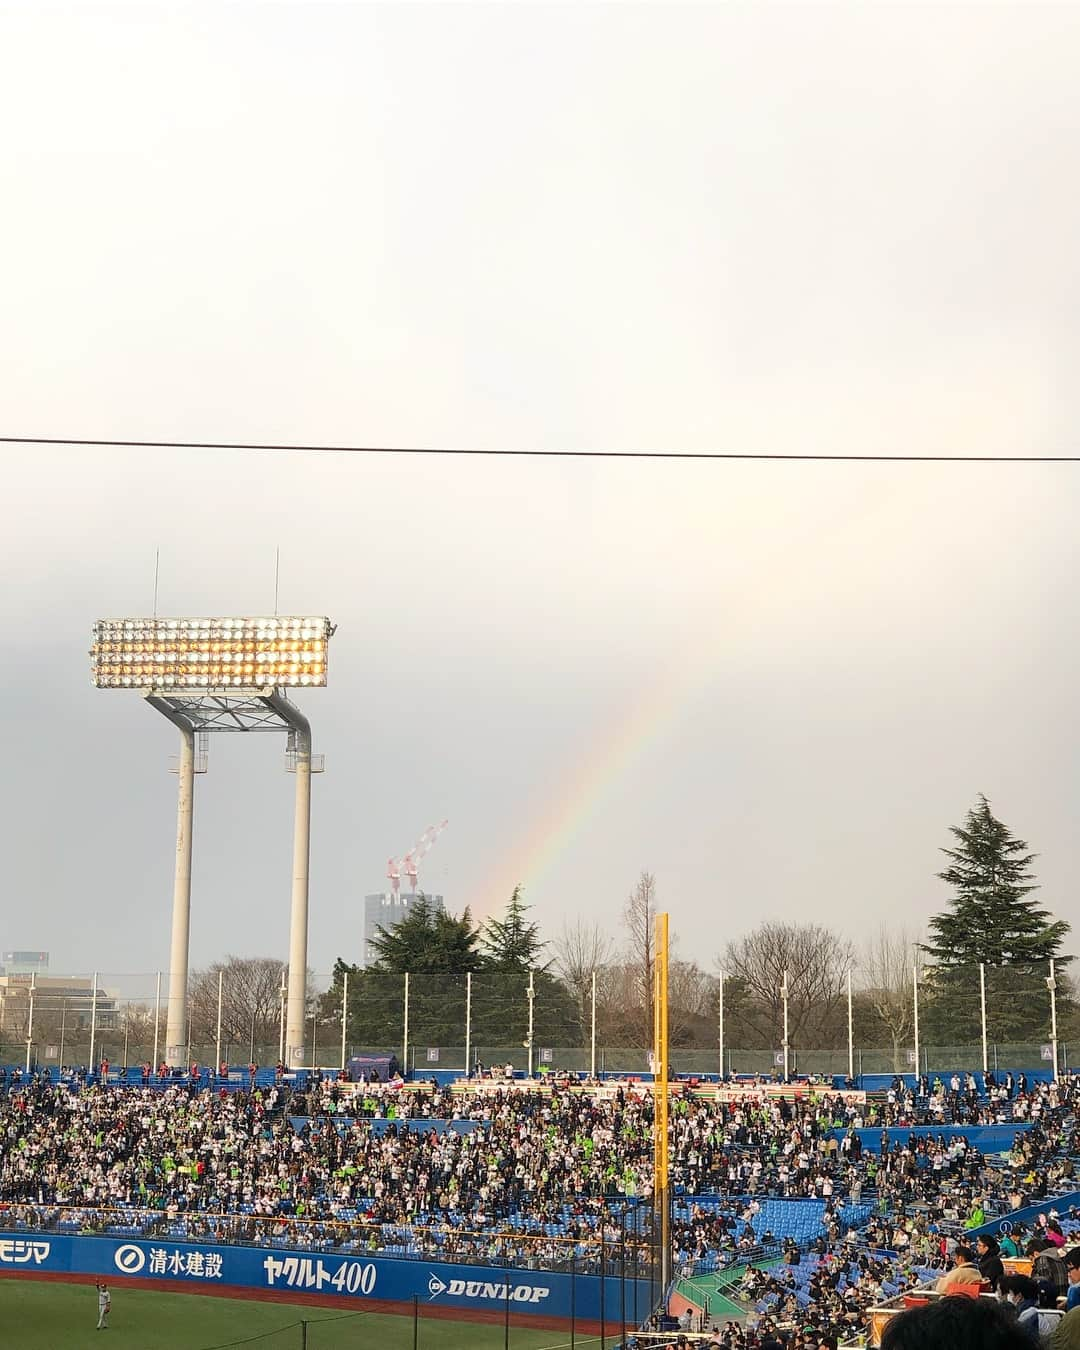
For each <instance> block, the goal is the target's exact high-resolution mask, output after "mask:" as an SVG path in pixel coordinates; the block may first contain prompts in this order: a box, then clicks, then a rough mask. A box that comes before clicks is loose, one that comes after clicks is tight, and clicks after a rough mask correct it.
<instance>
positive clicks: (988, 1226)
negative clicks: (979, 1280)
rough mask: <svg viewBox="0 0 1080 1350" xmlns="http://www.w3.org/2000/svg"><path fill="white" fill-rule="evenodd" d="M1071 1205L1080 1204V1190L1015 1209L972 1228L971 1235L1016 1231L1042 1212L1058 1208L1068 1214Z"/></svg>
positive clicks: (974, 1236)
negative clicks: (979, 1226)
mask: <svg viewBox="0 0 1080 1350" xmlns="http://www.w3.org/2000/svg"><path fill="white" fill-rule="evenodd" d="M1071 1205H1080V1191H1070V1192H1069V1193H1068V1194H1067V1195H1058V1196H1055V1197H1054V1198H1053V1199H1052V1200H1040V1201H1039V1203H1038V1204H1037V1205H1028V1206H1027V1207H1026V1208H1025V1209H1014V1210H1013V1212H1012V1213H1011V1214H1003V1215H1001V1217H1000V1218H997V1219H991V1221H990V1222H989V1223H984V1224H983V1226H982V1227H981V1228H972V1229H971V1230H970V1232H969V1236H970V1237H972V1238H977V1237H978V1236H979V1235H980V1234H981V1233H1015V1232H1016V1230H1017V1229H1018V1228H1030V1227H1031V1225H1032V1224H1033V1223H1034V1221H1035V1220H1036V1219H1037V1218H1038V1217H1039V1215H1040V1214H1049V1213H1050V1211H1051V1210H1052V1209H1055V1210H1057V1212H1058V1213H1059V1214H1066V1213H1068V1210H1069V1207H1070V1206H1071ZM1069 1245H1070V1246H1071V1245H1072V1244H1071V1243H1070V1244H1069Z"/></svg>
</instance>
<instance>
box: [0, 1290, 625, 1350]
mask: <svg viewBox="0 0 1080 1350" xmlns="http://www.w3.org/2000/svg"><path fill="white" fill-rule="evenodd" d="M301 1321H304V1322H306V1323H307V1327H306V1350H413V1330H414V1328H413V1319H412V1318H411V1317H394V1316H390V1315H388V1314H385V1313H360V1314H356V1315H346V1316H344V1317H343V1316H342V1315H341V1313H340V1312H337V1311H336V1310H334V1309H331V1308H309V1307H305V1306H300V1305H296V1304H288V1303H267V1302H260V1301H258V1300H248V1299H230V1298H207V1297H204V1296H202V1295H198V1294H161V1293H155V1292H154V1291H152V1290H137V1289H131V1288H119V1287H115V1288H113V1289H112V1313H111V1314H110V1316H109V1329H108V1331H97V1330H96V1324H97V1292H96V1290H95V1289H94V1286H93V1285H92V1284H57V1283H53V1282H51V1281H50V1282H41V1281H37V1280H19V1279H3V1280H0V1344H3V1345H5V1346H8V1345H10V1346H11V1347H12V1350H85V1347H90V1346H92V1347H95V1350H218V1347H221V1348H222V1350H224V1347H226V1346H232V1345H237V1346H240V1345H242V1346H243V1347H244V1350H303V1347H304V1344H305V1343H304V1335H305V1329H304V1328H302V1327H301V1325H300V1323H301ZM418 1330H419V1338H418V1342H417V1344H418V1347H419V1350H503V1346H504V1344H505V1329H504V1328H503V1327H502V1326H492V1325H490V1324H481V1323H475V1322H451V1321H446V1320H443V1319H441V1318H440V1319H436V1318H433V1317H428V1318H425V1317H424V1316H423V1308H422V1307H421V1317H420V1322H419V1328H418ZM616 1339H617V1335H616V1336H609V1338H608V1340H609V1344H611V1343H613V1342H614V1341H615V1340H616ZM574 1343H575V1346H580V1347H581V1350H593V1348H594V1347H596V1346H598V1345H599V1341H598V1338H597V1337H595V1336H581V1335H579V1336H575V1338H574ZM509 1344H510V1350H570V1334H569V1332H563V1331H533V1330H526V1329H525V1328H522V1327H516V1326H511V1328H510V1341H509Z"/></svg>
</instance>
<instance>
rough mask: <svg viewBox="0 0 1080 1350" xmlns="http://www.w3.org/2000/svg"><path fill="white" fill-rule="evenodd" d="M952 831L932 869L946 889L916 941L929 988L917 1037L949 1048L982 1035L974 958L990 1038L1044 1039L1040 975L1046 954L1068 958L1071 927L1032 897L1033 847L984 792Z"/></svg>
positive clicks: (1034, 887)
mask: <svg viewBox="0 0 1080 1350" xmlns="http://www.w3.org/2000/svg"><path fill="white" fill-rule="evenodd" d="M952 835H953V837H954V839H955V841H956V842H955V845H954V846H953V847H952V848H945V849H943V850H942V852H943V853H944V854H945V857H946V858H947V859H948V866H947V867H946V868H945V869H944V870H943V871H942V872H939V873H938V876H939V877H940V878H941V880H942V881H944V882H945V883H946V885H947V886H949V888H950V889H951V891H952V896H951V898H950V900H949V906H948V908H947V909H945V910H942V911H941V913H939V914H937V915H935V917H934V918H933V919H931V920H930V925H929V927H930V938H929V940H928V941H927V942H926V943H924V944H923V948H922V950H923V951H924V953H925V954H926V956H927V958H928V966H927V970H926V983H927V987H928V993H929V995H930V998H929V1003H928V1007H927V1011H926V1024H927V1026H926V1031H925V1032H924V1039H928V1038H929V1037H932V1038H933V1040H934V1043H936V1044H940V1045H943V1046H949V1047H952V1046H970V1045H972V1044H975V1043H977V1042H978V1041H979V1038H980V1011H979V966H980V964H982V965H985V967H986V983H987V1025H988V1029H989V1034H990V1039H991V1040H994V1041H1001V1042H1010V1041H1012V1042H1015V1041H1021V1040H1028V1039H1033V1040H1044V1039H1047V1038H1048V1034H1049V1033H1048V1030H1047V1028H1048V1026H1049V1020H1050V1015H1049V1003H1048V994H1047V990H1046V984H1045V977H1046V975H1047V974H1048V972H1049V961H1050V959H1051V957H1053V958H1054V959H1055V960H1056V961H1057V962H1058V963H1060V964H1065V963H1066V962H1067V961H1069V960H1071V959H1072V958H1071V957H1068V956H1062V955H1061V944H1062V942H1063V941H1064V938H1065V935H1066V934H1067V933H1068V932H1069V925H1068V924H1067V923H1066V922H1065V921H1064V920H1062V919H1055V918H1054V917H1053V915H1052V914H1051V913H1050V912H1049V910H1046V909H1044V908H1043V907H1042V906H1041V905H1040V904H1039V903H1038V902H1037V901H1036V900H1035V899H1034V892H1035V891H1036V890H1037V889H1038V886H1037V884H1036V882H1035V880H1034V874H1033V868H1032V865H1033V863H1034V861H1035V857H1036V855H1035V854H1034V853H1032V852H1030V851H1029V848H1028V845H1027V843H1026V842H1025V841H1024V840H1023V839H1017V838H1016V837H1015V836H1014V835H1013V834H1011V833H1010V831H1009V830H1008V829H1007V828H1006V826H1005V825H1004V824H1003V823H1002V822H1001V821H1000V820H998V819H997V818H996V817H995V816H994V814H993V812H992V811H991V809H990V803H989V802H988V801H987V799H986V798H985V797H984V796H982V795H980V796H979V798H978V801H977V802H976V803H975V806H974V807H973V808H972V810H970V811H969V812H968V813H967V817H966V819H965V821H964V824H963V825H960V826H954V827H953V828H952Z"/></svg>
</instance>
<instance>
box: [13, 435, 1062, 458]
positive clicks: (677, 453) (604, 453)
mask: <svg viewBox="0 0 1080 1350" xmlns="http://www.w3.org/2000/svg"><path fill="white" fill-rule="evenodd" d="M0 445H71V446H85V447H87V448H107V449H113V450H250V451H264V452H271V451H275V452H281V453H295V454H313V455H429V456H445V457H447V458H450V457H466V456H476V457H484V458H488V459H651V460H658V459H659V460H665V459H666V460H702V461H709V460H764V461H772V462H776V463H795V464H799V463H806V464H815V463H823V464H1080V455H947V454H935V455H916V454H899V455H882V454H853V455H845V454H838V453H836V454H834V453H822V452H818V451H812V452H810V453H809V454H804V455H794V454H780V453H777V452H774V451H768V450H648V449H645V450H569V449H561V450H539V449H525V450H496V449H480V448H477V447H472V446H445V445H444V446H437V445H303V444H295V443H294V444H276V443H272V442H260V441H107V440H96V439H91V438H85V437H81V436H0Z"/></svg>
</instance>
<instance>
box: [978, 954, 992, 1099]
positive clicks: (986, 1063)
mask: <svg viewBox="0 0 1080 1350" xmlns="http://www.w3.org/2000/svg"><path fill="white" fill-rule="evenodd" d="M979 1020H980V1022H981V1024H982V1059H983V1077H984V1078H985V1077H986V1075H987V1074H988V1073H989V1072H990V1056H989V1055H988V1054H987V1051H986V964H985V962H983V961H980V962H979ZM983 1086H984V1087H985V1083H984V1084H983Z"/></svg>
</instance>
